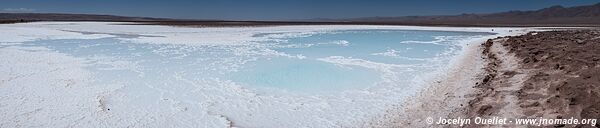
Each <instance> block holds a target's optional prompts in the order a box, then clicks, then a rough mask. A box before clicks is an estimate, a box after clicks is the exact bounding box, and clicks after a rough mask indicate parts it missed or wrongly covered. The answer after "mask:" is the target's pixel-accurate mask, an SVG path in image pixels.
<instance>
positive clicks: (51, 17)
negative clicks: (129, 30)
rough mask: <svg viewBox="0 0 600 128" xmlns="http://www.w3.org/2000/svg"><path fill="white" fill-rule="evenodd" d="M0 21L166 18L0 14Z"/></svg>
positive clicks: (151, 19)
mask: <svg viewBox="0 0 600 128" xmlns="http://www.w3.org/2000/svg"><path fill="white" fill-rule="evenodd" d="M0 20H2V21H165V20H173V19H167V18H148V17H126V16H113V15H95V14H62V13H0Z"/></svg>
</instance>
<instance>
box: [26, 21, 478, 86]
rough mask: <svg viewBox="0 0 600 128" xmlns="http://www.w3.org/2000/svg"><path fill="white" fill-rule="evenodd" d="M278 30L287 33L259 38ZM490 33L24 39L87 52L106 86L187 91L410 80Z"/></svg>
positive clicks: (72, 52)
mask: <svg viewBox="0 0 600 128" xmlns="http://www.w3.org/2000/svg"><path fill="white" fill-rule="evenodd" d="M271 34H279V33H263V34H257V35H255V36H269V35H271ZM483 35H488V34H487V33H470V32H444V31H409V30H344V31H331V32H323V33H317V34H313V35H309V36H302V37H290V38H279V39H278V41H265V42H253V43H250V44H247V45H234V46H232V45H210V46H202V45H171V44H160V45H159V44H137V43H131V42H127V41H123V40H119V39H117V38H103V39H91V40H85V39H79V40H72V39H65V40H40V41H33V42H27V43H24V44H22V45H24V46H43V47H47V48H50V49H52V50H55V51H58V52H61V53H66V54H68V55H71V56H74V57H78V58H86V60H87V61H88V64H89V67H88V68H89V69H90V70H92V71H93V73H94V76H95V77H96V79H97V80H96V81H97V82H98V84H123V85H125V86H126V88H124V89H126V90H127V89H130V90H156V89H157V88H170V89H172V88H176V89H181V90H186V89H192V88H193V87H191V85H193V84H210V85H214V86H220V85H221V84H224V83H219V82H210V81H214V80H215V79H216V80H219V81H223V80H224V81H230V82H233V83H235V84H239V85H242V86H244V87H248V88H255V89H261V88H268V89H280V90H287V91H295V92H330V91H342V90H352V89H364V88H368V87H370V86H377V85H382V84H403V83H410V82H411V80H412V79H413V78H415V77H416V76H419V75H423V74H425V73H430V72H433V71H435V70H437V69H439V68H440V67H443V66H445V65H447V64H448V63H449V60H451V59H452V57H453V56H455V55H456V54H458V52H459V51H460V50H461V45H460V44H461V41H464V40H465V39H468V38H473V37H478V36H483ZM118 38H132V37H118ZM188 80H193V81H196V82H195V83H190V82H189V81H188ZM198 81H206V82H205V83H203V82H198ZM129 85H133V86H129ZM139 85H143V86H139ZM134 92H135V93H140V94H138V95H139V96H144V95H149V94H145V93H148V92H144V91H134Z"/></svg>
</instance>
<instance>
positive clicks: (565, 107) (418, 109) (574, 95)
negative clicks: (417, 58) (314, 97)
mask: <svg viewBox="0 0 600 128" xmlns="http://www.w3.org/2000/svg"><path fill="white" fill-rule="evenodd" d="M535 30H538V31H541V32H536V31H535ZM500 35H501V34H500ZM484 42H485V43H484ZM547 42H549V43H551V44H545V43H547ZM599 42H600V31H599V30H593V29H576V30H560V29H554V30H552V29H550V30H545V29H538V28H534V30H526V31H524V33H518V34H513V35H503V36H499V37H497V38H490V39H488V40H487V41H481V42H479V43H472V44H480V45H474V46H473V45H472V46H471V47H470V49H467V50H471V51H470V52H468V53H467V54H466V56H471V57H470V58H469V57H465V58H461V59H459V61H462V63H459V64H458V66H456V65H455V66H454V68H453V69H454V70H452V71H451V72H447V74H451V75H447V76H446V77H445V78H441V80H436V81H435V83H432V84H431V85H430V86H429V87H427V88H426V89H424V90H422V91H421V92H419V95H416V96H415V97H414V99H411V100H408V101H406V102H405V103H403V104H402V105H400V106H396V107H395V108H393V109H391V110H389V111H388V113H387V114H386V115H384V116H383V117H382V119H380V118H377V119H376V120H374V121H372V123H371V124H369V125H371V126H373V127H400V126H406V125H410V126H413V127H432V126H434V127H482V126H485V127H497V126H503V127H506V126H510V127H528V125H516V124H514V123H513V124H507V125H477V124H467V125H465V126H461V125H447V124H435V122H437V121H438V119H475V118H493V117H502V118H507V119H508V120H514V119H523V118H527V119H531V118H546V119H569V118H575V119H580V120H582V119H599V118H600V114H599V113H598V111H600V100H599V99H600V94H599V92H597V91H595V90H600V87H599V86H598V83H600V76H599V75H598V74H600V62H599V61H600V51H598V50H597V48H598V47H600V46H598V45H600V44H598V43H599ZM594 43H596V44H594ZM580 45H586V46H587V47H582V46H580ZM595 48H596V50H594V49H595ZM560 49H562V51H561V50H560ZM465 73H470V74H467V75H464V76H463V74H465ZM582 77H583V78H582ZM423 101H427V102H423ZM429 118H432V119H433V120H434V124H428V123H427V122H426V120H428V119H429ZM543 126H554V127H565V126H568V127H575V126H576V127H582V126H583V127H588V126H590V124H579V125H573V124H566V125H565V124H553V125H552V124H550V125H543Z"/></svg>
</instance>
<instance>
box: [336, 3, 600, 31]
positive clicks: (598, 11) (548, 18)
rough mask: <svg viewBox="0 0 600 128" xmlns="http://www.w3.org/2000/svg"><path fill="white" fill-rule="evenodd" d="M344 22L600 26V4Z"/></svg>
mask: <svg viewBox="0 0 600 128" xmlns="http://www.w3.org/2000/svg"><path fill="white" fill-rule="evenodd" d="M341 21H347V22H376V23H382V24H383V23H397V24H414V25H451V26H463V25H464V26H600V3H598V4H594V5H588V6H577V7H569V8H565V7H562V6H552V7H549V8H544V9H540V10H535V11H509V12H501V13H491V14H462V15H451V16H405V17H369V18H354V19H345V20H341Z"/></svg>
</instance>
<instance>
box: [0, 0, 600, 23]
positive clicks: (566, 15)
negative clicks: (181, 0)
mask: <svg viewBox="0 0 600 128" xmlns="http://www.w3.org/2000/svg"><path fill="white" fill-rule="evenodd" d="M30 21H116V22H145V24H157V25H181V26H255V25H320V24H344V25H356V24H360V25H364V24H366V25H425V26H596V27H597V26H600V3H598V4H595V5H588V6H577V7H569V8H565V7H562V6H552V7H549V8H544V9H540V10H534V11H508V12H501V13H491V14H462V15H446V16H404V17H367V18H351V19H309V20H294V21H224V20H186V19H167V18H148V17H126V16H113V15H94V14H58V13H0V23H17V22H30Z"/></svg>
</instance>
